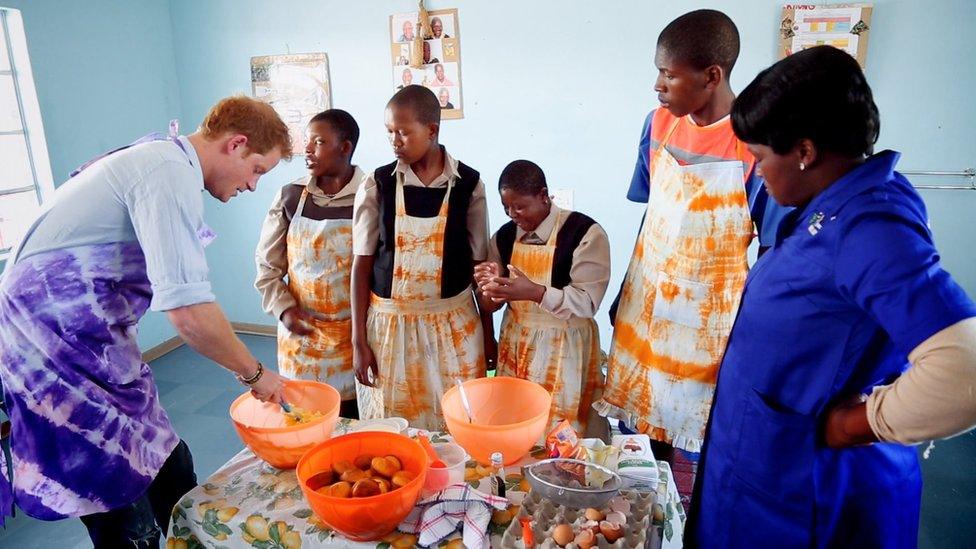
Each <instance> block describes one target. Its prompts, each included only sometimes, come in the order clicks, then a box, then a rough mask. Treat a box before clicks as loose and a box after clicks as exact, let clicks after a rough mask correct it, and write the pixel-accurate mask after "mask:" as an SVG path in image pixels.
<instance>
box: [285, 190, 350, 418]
mask: <svg viewBox="0 0 976 549" xmlns="http://www.w3.org/2000/svg"><path fill="white" fill-rule="evenodd" d="M307 198H308V191H307V190H303V191H302V197H301V199H299V201H298V209H297V210H295V215H293V216H292V219H291V224H290V225H289V226H288V236H287V241H288V246H287V249H288V289H289V291H290V292H291V295H292V296H294V297H295V299H296V300H297V301H298V306H299V307H302V308H304V309H306V310H308V311H310V312H312V313H313V314H315V315H316V317H315V318H313V319H312V327H313V328H314V331H313V332H312V333H311V334H309V335H307V336H303V335H298V334H293V333H291V332H290V331H288V329H287V328H285V327H284V325H283V324H281V323H279V324H278V368H279V370H280V371H281V373H282V375H285V376H288V377H290V378H295V379H311V380H314V381H321V382H323V383H328V384H329V385H331V386H333V387H335V389H336V390H337V391H339V394H340V395H341V397H342V400H352V399H354V398H356V383H355V380H356V377H355V373H354V372H353V368H352V318H351V311H352V309H351V308H350V304H349V289H350V282H351V275H352V220H350V219H323V220H320V221H319V220H315V219H309V218H307V217H305V216H304V215H302V212H303V211H304V210H305V202H306V199H307Z"/></svg>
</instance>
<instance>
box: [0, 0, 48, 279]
mask: <svg viewBox="0 0 976 549" xmlns="http://www.w3.org/2000/svg"><path fill="white" fill-rule="evenodd" d="M52 192H54V184H53V181H52V177H51V164H50V161H49V160H48V156H47V144H46V143H45V142H44V127H43V125H42V124H41V112H40V107H39V105H38V103H37V91H36V90H35V89H34V77H33V75H32V73H31V68H30V60H29V59H28V56H27V38H26V36H25V35H24V22H23V19H22V18H21V16H20V12H19V11H17V10H13V9H7V8H0V261H3V260H4V259H6V258H7V257H8V256H9V255H10V253H11V251H12V250H13V249H14V248H16V246H17V244H18V243H19V242H20V239H21V238H23V236H24V233H25V232H26V231H27V229H28V228H29V227H30V224H31V222H32V221H33V220H34V218H35V217H36V216H37V214H38V212H39V211H40V205H41V203H42V202H43V200H44V199H45V198H47V197H50V194H51V193H52Z"/></svg>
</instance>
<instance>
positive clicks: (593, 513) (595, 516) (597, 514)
mask: <svg viewBox="0 0 976 549" xmlns="http://www.w3.org/2000/svg"><path fill="white" fill-rule="evenodd" d="M584 515H586V520H595V521H597V522H599V521H601V520H603V518H604V517H605V516H606V515H604V514H603V511H601V510H599V509H594V508H592V507H590V508H589V509H587V510H586V512H585V513H584Z"/></svg>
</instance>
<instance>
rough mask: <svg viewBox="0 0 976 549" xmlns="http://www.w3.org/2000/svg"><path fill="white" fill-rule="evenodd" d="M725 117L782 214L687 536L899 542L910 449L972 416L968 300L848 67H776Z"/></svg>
mask: <svg viewBox="0 0 976 549" xmlns="http://www.w3.org/2000/svg"><path fill="white" fill-rule="evenodd" d="M732 125H733V128H734V130H735V133H736V135H737V136H738V137H739V138H740V139H741V140H742V141H744V142H745V143H746V144H747V146H748V148H749V150H750V151H751V152H752V153H753V154H754V155H755V157H756V161H757V164H758V167H759V170H760V171H761V173H762V176H763V177H764V178H765V180H766V186H767V189H768V190H769V195H770V196H771V197H772V198H773V199H775V200H776V201H777V202H778V203H780V204H782V205H785V206H794V207H795V208H796V209H795V211H793V212H791V213H790V214H789V215H787V216H786V218H785V219H784V220H783V222H782V223H781V224H780V226H779V230H778V232H777V236H776V240H775V243H774V245H773V247H772V249H771V250H770V251H769V252H767V253H766V254H765V255H764V256H763V257H762V258H761V259H760V260H759V261H758V262H757V264H756V266H755V267H754V268H753V270H752V271H751V273H750V274H749V278H748V281H747V282H746V288H745V293H744V295H743V298H742V304H741V307H740V310H739V314H738V317H737V319H736V321H735V325H734V328H733V330H732V334H731V337H730V339H729V343H728V347H727V350H726V354H725V357H724V359H723V362H722V365H721V368H720V370H719V378H718V384H717V389H716V396H715V401H714V404H713V408H712V413H711V417H710V420H709V427H708V431H707V435H706V437H707V438H706V442H705V447H704V449H703V458H702V459H703V461H702V464H701V466H700V467H701V469H700V471H701V473H700V476H699V483H698V486H697V487H696V492H697V497H696V498H695V501H694V502H693V507H692V516H691V520H690V522H689V527H688V531H687V538H688V541H689V542H690V544H691V545H702V546H719V547H728V546H742V547H767V546H775V547H822V546H847V547H914V546H915V545H916V543H917V538H918V519H919V504H920V499H921V489H922V481H921V474H920V470H919V464H918V458H917V456H916V450H915V448H912V447H911V446H910V444H914V443H918V442H922V441H925V440H930V439H934V438H942V437H947V436H951V435H954V434H958V433H960V432H963V431H966V430H968V429H970V428H972V426H973V425H974V423H976V398H974V397H973V396H972V388H973V386H974V385H976V318H974V317H976V306H974V304H973V302H972V300H970V298H968V297H967V296H966V293H965V292H964V291H963V290H962V288H960V287H959V285H958V284H956V282H955V281H954V280H953V279H952V277H951V276H949V274H948V273H947V272H945V271H944V270H943V269H942V266H941V264H940V262H939V255H938V252H937V251H936V249H935V246H934V244H933V241H932V234H931V232H930V231H929V228H928V219H927V214H926V211H925V205H924V203H923V201H922V199H921V197H919V195H918V194H917V193H916V192H915V190H914V189H913V188H912V186H911V184H910V183H909V182H908V180H906V179H905V178H904V177H903V176H902V175H901V174H899V173H898V172H896V171H894V169H895V164H896V162H897V161H898V157H899V154H898V153H896V152H892V151H884V152H881V153H878V154H874V155H872V149H873V146H874V143H875V141H876V140H877V137H878V132H879V129H880V118H879V115H878V109H877V107H876V106H875V103H874V100H873V98H872V94H871V88H870V87H869V86H868V84H867V81H866V79H865V77H864V74H863V73H862V72H861V69H860V67H859V66H858V64H857V62H856V61H855V60H854V59H853V58H852V57H850V56H849V55H847V54H846V53H844V52H842V51H841V50H838V49H835V48H832V47H829V46H824V47H816V48H811V49H808V50H805V51H802V52H799V53H796V54H794V55H791V56H790V57H787V58H786V59H783V60H782V61H780V62H778V63H776V64H775V65H773V66H772V67H770V68H768V69H766V70H765V71H763V72H762V73H760V74H759V76H758V77H756V79H755V80H754V81H753V82H752V83H751V84H750V85H749V86H748V87H747V88H746V89H745V91H743V92H742V94H741V95H740V96H739V97H738V99H737V100H736V101H735V103H734V105H733V107H732ZM909 366H911V368H909Z"/></svg>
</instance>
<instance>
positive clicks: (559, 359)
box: [498, 219, 603, 435]
mask: <svg viewBox="0 0 976 549" xmlns="http://www.w3.org/2000/svg"><path fill="white" fill-rule="evenodd" d="M559 225H560V224H559V219H557V220H556V225H555V227H554V228H553V231H552V234H551V235H550V236H549V241H548V242H547V243H546V244H544V245H541V246H533V245H528V244H523V243H521V242H518V241H516V242H515V246H514V248H513V249H512V258H511V263H512V265H514V266H515V267H516V268H517V269H519V270H520V271H522V272H523V273H525V275H526V276H528V277H529V279H531V280H532V281H533V282H535V283H537V284H543V285H545V286H549V285H551V284H552V265H553V258H554V256H555V252H556V234H557V233H558V232H559ZM498 375H501V376H513V377H519V378H522V379H527V380H529V381H534V382H536V383H538V384H540V385H542V386H543V387H545V388H546V389H547V390H549V392H550V393H552V411H551V412H550V415H549V423H550V428H552V427H553V426H555V424H556V423H558V422H559V421H561V420H563V419H567V420H569V421H570V422H571V423H572V424H573V427H574V428H575V429H576V431H577V432H578V433H579V434H580V435H583V434H584V433H586V430H587V424H588V418H589V416H590V410H591V404H592V403H593V400H594V398H599V396H600V393H601V391H602V388H603V374H602V372H600V332H599V329H598V328H597V325H596V321H594V320H593V319H592V318H579V317H572V318H570V319H567V320H562V319H559V318H557V317H556V316H554V315H552V314H551V313H549V312H548V311H546V310H545V309H543V308H542V307H540V306H539V305H538V304H536V303H532V302H530V301H513V302H511V303H509V304H508V308H507V310H506V311H505V317H504V319H503V320H502V330H501V336H500V337H499V340H498ZM547 432H548V431H547Z"/></svg>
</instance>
